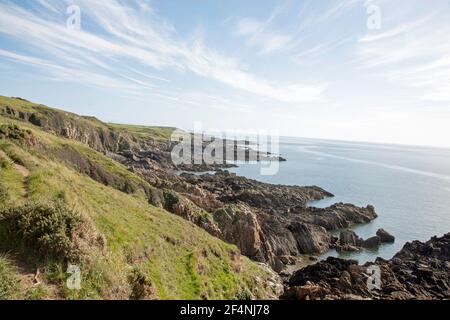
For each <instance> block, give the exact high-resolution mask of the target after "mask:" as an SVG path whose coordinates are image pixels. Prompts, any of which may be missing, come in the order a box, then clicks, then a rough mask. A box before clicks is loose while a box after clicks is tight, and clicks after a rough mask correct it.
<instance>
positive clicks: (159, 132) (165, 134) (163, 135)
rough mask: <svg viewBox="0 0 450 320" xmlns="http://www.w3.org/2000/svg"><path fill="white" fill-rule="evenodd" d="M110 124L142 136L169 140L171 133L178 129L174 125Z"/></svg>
mask: <svg viewBox="0 0 450 320" xmlns="http://www.w3.org/2000/svg"><path fill="white" fill-rule="evenodd" d="M108 125H109V126H111V127H112V128H116V129H124V130H127V131H128V132H130V133H132V134H134V135H136V136H139V137H141V138H150V139H155V140H169V139H170V136H171V134H172V133H173V132H174V131H175V130H176V128H172V127H149V126H136V125H127V124H116V123H109V124H108Z"/></svg>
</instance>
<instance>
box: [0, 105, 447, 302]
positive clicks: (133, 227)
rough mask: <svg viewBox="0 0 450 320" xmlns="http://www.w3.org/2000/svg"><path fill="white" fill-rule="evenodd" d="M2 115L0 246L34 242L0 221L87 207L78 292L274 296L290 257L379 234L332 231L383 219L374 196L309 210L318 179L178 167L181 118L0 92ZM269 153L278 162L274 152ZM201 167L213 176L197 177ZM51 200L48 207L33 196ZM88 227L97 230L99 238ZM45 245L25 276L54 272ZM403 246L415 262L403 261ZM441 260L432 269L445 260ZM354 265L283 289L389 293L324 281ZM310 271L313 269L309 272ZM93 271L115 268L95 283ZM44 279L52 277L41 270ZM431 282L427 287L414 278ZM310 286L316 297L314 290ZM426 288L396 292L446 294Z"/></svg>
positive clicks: (294, 280) (62, 260) (333, 266)
mask: <svg viewBox="0 0 450 320" xmlns="http://www.w3.org/2000/svg"><path fill="white" fill-rule="evenodd" d="M0 125H1V127H0V160H1V165H2V170H1V171H0V175H1V177H2V179H3V181H0V199H1V200H2V203H1V205H0V240H2V243H0V244H1V246H0V249H1V250H3V251H5V252H6V251H8V252H16V253H17V254H18V257H21V256H22V257H23V254H24V252H22V251H21V250H22V249H23V246H25V247H26V246H27V245H29V244H30V242H24V243H22V241H24V239H14V241H12V240H11V239H10V240H11V241H10V240H8V239H9V238H8V237H9V236H11V235H12V233H11V234H8V232H9V231H8V232H6V233H5V232H3V231H2V230H10V229H4V228H3V227H4V226H3V224H4V223H6V221H8V225H9V224H10V225H11V226H17V223H16V222H17V221H15V219H17V217H19V216H21V214H22V213H23V212H25V213H26V214H30V215H32V216H33V218H36V219H38V220H39V219H44V218H45V219H47V216H44V217H43V216H39V214H41V213H42V212H45V213H46V214H49V216H50V217H54V218H55V219H60V218H64V219H66V220H68V221H69V222H67V221H66V220H63V221H60V220H58V221H57V223H56V224H54V223H53V222H52V223H50V225H57V226H60V228H61V230H66V229H67V230H68V231H67V232H69V231H70V230H71V229H70V228H69V226H66V225H65V224H66V223H69V224H70V223H71V222H70V221H72V220H71V219H70V216H71V214H68V215H67V214H66V213H67V212H69V213H71V212H72V211H71V210H72V209H70V210H69V209H68V208H74V210H75V211H76V212H78V211H81V212H82V214H81V216H82V217H83V219H81V220H80V221H81V222H79V223H80V225H79V226H77V228H78V227H79V228H80V229H76V232H74V233H73V234H70V232H71V231H70V232H69V234H66V235H65V236H66V237H63V238H64V242H65V245H66V246H67V247H68V248H70V249H71V250H72V249H73V248H75V249H76V251H77V252H78V251H80V252H81V253H83V255H82V258H80V259H81V261H82V263H84V265H86V266H87V268H88V273H89V275H88V279H90V281H92V283H90V286H91V287H90V290H91V291H87V292H81V293H78V295H76V296H75V298H86V297H89V298H92V297H101V298H106V299H116V298H117V299H123V298H139V299H141V298H142V299H147V298H149V299H165V298H176V299H178V298H189V299H209V298H219V299H222V298H227V299H232V298H243V299H259V298H265V299H267V298H271V299H273V298H278V297H279V296H280V295H282V294H283V286H282V278H281V275H283V276H284V277H286V276H288V274H287V273H286V272H285V271H286V269H287V267H291V268H290V269H291V270H292V268H296V267H297V266H299V265H306V264H311V263H312V262H313V261H315V260H316V259H317V258H315V257H314V256H318V255H320V254H323V253H325V252H327V251H328V250H329V249H331V248H335V249H337V250H344V251H345V250H353V249H354V248H356V246H366V245H369V244H370V243H369V242H372V241H371V240H373V239H367V240H365V241H363V240H362V239H359V237H357V236H356V235H355V234H352V233H351V232H350V231H343V232H342V233H341V237H339V238H338V237H335V236H334V235H333V234H334V233H333V231H336V230H341V229H348V228H351V227H352V226H353V225H354V224H364V223H370V222H371V221H372V220H373V219H376V218H377V214H376V212H375V208H374V207H373V206H370V205H368V206H366V207H358V206H355V205H352V204H344V203H337V204H334V205H332V206H330V207H328V208H314V207H310V206H309V205H308V203H309V202H310V201H313V200H321V199H324V198H327V197H333V195H332V194H331V193H330V192H328V191H326V190H324V189H322V188H320V187H318V186H304V187H302V186H285V185H273V184H267V183H262V182H259V181H255V180H251V179H247V178H245V177H240V176H237V175H235V174H233V173H230V172H228V171H226V170H224V169H226V168H227V167H228V165H215V166H207V165H205V164H202V165H199V166H196V165H192V166H187V167H177V166H175V165H174V164H173V163H172V161H171V157H170V151H171V148H172V147H173V143H172V142H170V135H171V133H172V132H173V130H174V128H163V127H142V126H130V125H117V124H108V123H104V122H101V121H100V120H98V119H96V118H93V117H83V116H79V115H76V114H73V113H68V112H65V111H61V110H57V109H52V108H48V107H46V106H42V105H37V104H34V103H31V102H28V101H26V100H23V99H18V98H5V97H0ZM266 157H270V158H271V160H272V161H282V160H284V159H282V158H281V157H278V156H272V155H269V154H266ZM203 170H207V171H214V172H215V173H214V174H212V173H206V174H198V172H199V171H203ZM180 171H190V172H184V173H180ZM193 172H196V173H195V174H194V173H193ZM43 199H44V200H45V201H47V202H50V203H51V204H50V205H48V204H41V203H36V202H39V201H40V200H43ZM38 200H39V201H38ZM54 203H56V207H55V206H54ZM55 208H57V209H55ZM61 208H62V209H61ZM11 210H12V211H11ZM61 211H62V217H60V212H61ZM66 211H67V212H66ZM75 211H74V212H75ZM35 214H37V215H38V216H37V217H34V215H35ZM74 214H75V213H74ZM76 214H77V216H78V213H76ZM10 217H11V218H10ZM7 219H10V220H7ZM11 219H12V220H11ZM39 221H40V220H39ZM77 221H78V220H77ZM44 225H45V224H44ZM2 228H3V229H2ZM8 228H9V227H8ZM81 230H85V231H86V232H85V233H83V232H81ZM32 231H33V232H35V230H32ZM2 232H3V233H2ZM26 232H29V231H27V230H26ZM39 232H41V231H39ZM42 232H43V234H42V235H41V236H42V239H47V238H48V237H49V238H50V239H53V230H52V229H51V228H50V229H48V230H47V229H46V230H44V231H42ZM64 232H65V231H64ZM24 234H25V233H24ZM74 235H76V237H77V238H76V239H75V238H73V236H74ZM92 235H95V239H91V238H92ZM1 237H3V238H1ZM83 237H85V238H86V237H87V239H84V238H83ZM78 238H81V240H83V241H80V239H78ZM447 238H448V235H447V236H446V238H444V240H442V241H441V240H439V241H437V240H435V241H437V243H444V244H443V245H440V244H439V245H438V247H439V248H444V249H439V250H441V251H443V250H444V251H443V252H444V253H445V252H447V253H448V241H447V240H448V239H447ZM42 239H38V240H42ZM56 239H60V238H56ZM374 239H375V240H377V243H380V242H381V241H391V239H393V237H392V236H391V235H389V234H388V233H387V232H386V231H384V230H379V233H377V236H375V237H374ZM446 239H447V240H446ZM85 240H86V241H85ZM94 240H95V241H94ZM97 240H98V241H97ZM27 241H28V240H27ZM42 241H43V240H42ZM55 241H56V240H55ZM56 242H57V241H56ZM85 242H86V243H91V242H92V243H97V242H99V243H100V244H99V245H96V246H94V247H93V249H92V250H91V251H89V250H86V248H85V247H83V248H78V243H85ZM15 243H22V244H21V246H22V247H20V248H19V247H15V245H13V244H15ZM31 243H34V242H31ZM37 243H39V242H37ZM55 245H60V244H59V243H55ZM416 247H417V248H419V247H421V246H420V245H419V244H414V248H411V250H409V249H406V251H404V252H403V253H400V254H399V255H400V256H399V257H400V260H401V263H400V262H399V263H400V265H401V266H400V269H402V268H403V269H405V268H406V269H408V268H409V269H408V270H410V269H411V264H413V263H416V261H424V263H425V264H426V265H427V266H429V268H434V266H436V263H438V261H437V260H436V261H435V260H427V259H428V258H426V257H424V256H423V255H421V252H423V250H425V249H423V250H422V249H417V248H416ZM432 247H434V244H433V245H432ZM445 248H447V249H445ZM39 249H42V248H39ZM356 249H358V248H356ZM404 250H405V249H404ZM420 250H422V251H420ZM426 250H428V249H426ZM426 250H425V251H426ZM445 250H447V251H445ZM3 251H1V252H3ZM40 252H41V251H40V250H37V252H33V257H34V259H35V261H38V262H39V263H37V264H34V265H33V266H29V264H30V261H19V262H20V263H25V264H26V265H27V266H29V268H28V269H29V270H28V271H27V272H28V276H29V274H30V272H35V273H36V274H38V273H40V270H41V269H42V270H45V272H46V273H51V270H50V266H48V265H45V263H44V262H43V261H44V260H45V259H43V257H41V256H40ZM447 253H446V254H447ZM408 254H410V256H411V258H410V260H407V259H406V258H404V257H405V256H407V255H408ZM444 257H445V255H444ZM51 258H52V259H54V258H55V257H51ZM248 258H249V259H248ZM440 258H441V256H439V259H440ZM2 259H3V258H2ZM19 259H22V258H19ZM55 259H56V258H55ZM405 259H406V260H405ZM408 259H409V258H408ZM445 259H447V258H445ZM9 260H12V262H11V261H10V262H8V264H14V263H15V262H14V259H9ZM395 261H397V262H398V261H399V260H398V259H397V260H395ZM408 261H409V262H408ZM446 261H448V260H446ZM1 262H2V261H0V263H1ZM68 262H70V259H69V257H68V256H64V255H63V256H62V257H61V255H59V256H58V259H56V261H55V265H56V266H57V267H58V268H64V267H63V266H65V265H66V264H67V263H68ZM33 263H35V262H33ZM446 263H447V264H440V265H439V267H438V269H439V270H441V271H442V270H445V269H444V268H443V267H447V270H448V262H446ZM18 264H19V263H18ZM43 264H44V265H43ZM377 264H379V266H380V267H381V268H384V269H386V270H388V271H389V270H391V271H392V272H393V273H394V276H395V279H397V278H399V277H401V275H402V274H397V273H396V272H397V271H395V270H397V269H396V268H397V267H396V265H395V263H394V260H392V261H389V262H386V261H381V260H379V261H378V260H377ZM405 264H406V265H405ZM113 267H114V268H113ZM8 268H9V267H8ZM361 268H363V267H361ZM429 268H428V269H427V270H428V271H429V270H430V269H429ZM356 269H357V263H356V262H353V261H345V260H340V259H332V258H330V259H329V260H327V261H322V262H319V263H317V264H316V265H313V266H309V267H307V268H306V269H302V270H300V271H298V272H296V273H295V274H294V275H292V277H291V278H290V279H289V280H288V282H286V284H285V285H286V287H285V291H284V294H283V295H282V296H283V298H287V299H292V298H299V299H301V298H306V297H307V298H321V299H322V298H337V299H339V298H345V297H346V295H347V294H349V295H351V294H355V295H357V294H359V296H358V297H362V298H394V296H389V293H387V292H384V293H382V294H379V295H378V296H376V295H374V294H372V293H370V294H366V293H365V291H364V292H359V291H358V292H356V293H354V292H353V291H351V290H350V291H349V290H343V289H342V291H333V290H334V289H333V290H332V289H330V287H332V286H334V282H333V281H335V278H336V277H337V276H338V277H337V278H338V279H341V278H342V277H343V279H344V280H348V278H349V277H348V275H347V273H349V274H350V278H351V277H352V276H353V275H354V277H355V279H356V280H355V283H356V284H358V283H359V280H358V279H360V278H358V277H363V275H362V272H363V269H358V270H359V271H355V270H356ZM425 269H426V268H425ZM425 269H424V270H425ZM11 270H13V269H11ZM30 270H33V271H30ZM322 270H324V271H323V272H322ZM328 270H332V272H331V273H330V272H329V271H328ZM336 270H337V271H336ZM433 270H434V269H431V272H434V271H433ZM22 271H23V270H22ZM22 271H21V272H22ZM274 271H275V272H274ZM316 271H317V272H316ZM344 271H345V272H347V273H345V272H344ZM350 271H352V272H353V273H352V272H350ZM428 271H426V270H425V271H423V272H424V274H425V273H427V272H428ZM11 272H12V271H11ZM315 272H316V273H317V274H318V276H317V277H316V278H310V277H309V275H310V274H316V273H315ZM355 272H356V273H355ZM389 272H390V271H389ZM420 272H421V271H419V273H420ZM439 272H440V271H439ZM12 273H14V272H12ZM97 273H101V274H102V275H104V277H107V278H102V279H101V283H98V282H97V281H98V279H96V278H95V274H97ZM341 273H342V274H343V275H342V274H341ZM407 273H409V271H408V272H407ZM428 273H429V272H428ZM52 275H54V274H52ZM0 276H1V275H0ZM20 276H23V274H22V275H17V277H20ZM394 276H393V277H394ZM49 277H50V278H52V276H49ZM405 277H406V276H405ZM351 279H353V278H351ZM392 279H394V278H392ZM405 279H407V278H405ZM408 279H409V278H408ZM408 279H407V280H405V281H410V279H409V280H408ZM433 279H435V282H436V285H437V287H436V289H433V290H435V291H436V292H438V291H439V290H440V292H444V293H442V294H443V297H447V296H446V293H445V292H446V291H445V290H448V282H445V279H443V278H442V274H441V273H438V274H437V275H436V276H433ZM344 280H342V281H344ZM38 281H40V282H43V283H45V281H44V280H43V279H38ZM52 281H53V282H55V283H58V288H56V289H55V288H54V287H53V286H54V284H53V283H47V284H46V285H48V291H49V292H53V293H54V296H51V295H50V298H58V297H63V298H67V295H68V294H69V293H67V292H65V291H64V290H63V289H62V287H61V286H62V283H63V279H62V278H61V279H54V278H52ZM389 281H390V280H389ZM392 281H393V280H392ZM396 281H397V280H396ZM399 281H400V280H399ZM433 281H434V280H433ZM442 281H443V282H442ZM351 283H353V280H351ZM430 283H431V282H426V283H419V284H417V288H420V286H428V285H429V284H430ZM442 284H443V285H442ZM308 286H311V288H313V289H314V292H316V291H317V292H318V293H317V295H315V293H314V292H312V293H311V292H309V291H307V290H308V289H307V288H308ZM352 286H353V284H352ZM317 288H319V289H317ZM320 288H322V289H320ZM356 288H357V286H356ZM427 288H428V287H425V289H424V290H425V291H426V292H427V293H423V295H422V296H420V295H419V293H420V292H419V293H417V292H415V291H414V290H412V289H411V290H410V289H405V290H406V291H405V290H400V289H399V290H397V291H401V292H403V293H402V294H404V295H403V296H402V297H406V298H407V297H408V296H407V294H408V293H407V292H409V294H410V295H414V294H416V293H417V294H418V295H419V296H420V297H426V298H428V297H430V298H439V297H442V295H441V296H439V295H438V294H434V293H430V292H429V291H427V290H428V289H427ZM316 289H317V290H316ZM338 289H339V290H341V289H340V287H338ZM338 289H336V290H338ZM305 290H306V291H305ZM327 290H328V291H327ZM355 290H356V289H355ZM417 290H419V289H417ZM55 292H56V293H55ZM305 292H307V294H305ZM433 292H434V291H433ZM93 293H95V294H93ZM427 294H428V295H427Z"/></svg>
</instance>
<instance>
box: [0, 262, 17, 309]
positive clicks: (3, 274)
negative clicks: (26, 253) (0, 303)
mask: <svg viewBox="0 0 450 320" xmlns="http://www.w3.org/2000/svg"><path fill="white" fill-rule="evenodd" d="M17 290H18V284H17V278H16V272H15V270H14V266H13V265H12V263H11V261H10V260H9V259H8V258H7V257H6V256H4V255H0V300H10V299H14V298H16V295H17Z"/></svg>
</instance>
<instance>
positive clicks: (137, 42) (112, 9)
mask: <svg viewBox="0 0 450 320" xmlns="http://www.w3.org/2000/svg"><path fill="white" fill-rule="evenodd" d="M71 3H73V2H72V1H66V4H71ZM74 3H76V4H78V5H80V7H81V8H82V13H83V20H82V22H83V29H82V30H80V31H74V30H69V29H67V28H65V25H64V24H62V23H61V16H60V15H56V14H55V13H56V12H59V11H60V9H61V8H63V7H64V4H63V3H62V2H61V1H51V0H41V1H40V2H38V3H37V5H39V6H40V7H39V8H40V9H41V10H46V12H47V13H48V15H47V16H46V17H45V19H44V18H42V17H41V16H39V15H37V14H36V12H35V11H32V10H30V9H27V8H25V7H24V6H21V5H20V4H17V3H12V2H5V3H1V4H0V34H3V35H6V36H9V37H10V38H12V39H14V40H15V41H20V42H21V44H22V47H26V48H27V50H23V52H20V54H21V57H24V56H27V57H29V58H30V59H31V60H29V61H27V63H32V59H33V58H39V59H40V60H39V61H40V62H42V61H51V62H52V65H54V66H58V67H60V68H61V69H58V68H52V69H51V70H52V71H51V72H52V75H53V76H57V74H56V73H58V72H60V74H59V76H60V78H64V79H65V78H67V77H68V76H69V75H68V73H67V70H69V69H71V70H73V69H76V70H77V72H84V73H85V74H90V75H91V77H90V81H88V82H87V83H93V82H94V81H93V79H97V80H98V83H97V84H98V85H100V86H103V87H104V86H105V83H106V84H108V83H112V84H113V87H114V88H116V82H117V81H118V79H119V80H120V82H121V83H122V82H123V81H124V80H128V81H130V82H131V83H132V84H133V85H134V86H138V87H135V89H136V90H143V92H144V93H145V92H147V90H148V88H149V87H151V86H153V85H154V82H158V81H165V80H167V79H164V78H163V77H159V76H155V75H154V74H153V73H149V74H147V73H145V74H142V73H143V72H142V71H141V72H140V73H136V72H133V71H130V70H126V68H123V67H120V65H122V64H127V63H129V62H130V61H131V62H132V63H133V64H135V65H136V66H139V69H140V70H146V69H148V68H150V69H153V70H154V71H155V72H158V71H159V70H167V69H169V70H175V71H179V72H189V73H193V74H194V75H196V76H199V77H203V78H205V79H210V80H215V81H218V82H219V83H222V84H225V85H227V86H229V87H232V88H235V89H238V90H242V91H245V92H248V93H252V94H255V95H258V96H262V97H266V98H270V99H274V100H278V101H282V102H289V103H290V102H294V103H297V102H304V101H317V100H319V99H320V98H321V96H322V93H323V91H324V89H325V87H324V85H303V84H298V83H294V84H292V83H291V84H274V83H272V82H270V81H269V80H265V79H262V78H261V77H259V76H256V75H254V74H251V73H250V72H248V71H247V70H245V68H243V67H242V66H241V64H240V62H239V60H237V59H235V58H233V57H227V56H225V55H223V54H221V53H219V52H217V51H215V50H213V49H211V48H208V47H207V46H206V45H205V44H204V41H203V39H201V38H194V39H193V40H192V41H190V42H187V41H186V40H182V39H180V38H179V37H178V36H177V33H176V29H175V27H174V26H173V25H171V24H170V23H168V22H167V21H165V20H164V19H163V18H161V17H159V16H158V15H157V14H156V13H155V11H154V10H153V9H152V8H151V7H150V6H149V5H148V3H147V2H143V1H134V2H131V3H130V2H128V3H127V4H124V2H121V1H118V0H110V1H107V2H105V1H99V0H78V1H75V2H74ZM58 8H59V9H58ZM142 9H145V10H142ZM63 12H64V11H63ZM86 19H88V20H86ZM87 22H88V23H89V25H90V26H91V25H94V26H95V27H96V28H97V29H100V31H99V32H95V33H94V32H92V31H90V30H92V29H93V28H90V29H86V27H87ZM284 41H285V40H284V39H283V38H282V37H278V36H277V35H272V37H271V38H270V40H269V41H268V42H267V45H266V46H265V47H264V48H263V49H262V50H263V51H265V52H268V51H271V50H275V49H276V48H278V47H280V46H282V45H283V43H284ZM16 58H17V56H16ZM9 59H14V55H10V57H9ZM19 60H20V59H19ZM21 62H24V61H23V59H21ZM35 62H36V61H35ZM34 65H35V66H36V67H40V68H41V69H42V70H41V71H42V72H45V70H46V68H47V66H45V65H42V63H34ZM86 78H87V77H74V80H75V81H76V80H78V81H80V82H81V81H85V80H86ZM105 78H110V79H111V81H104V80H105ZM132 79H134V80H132Z"/></svg>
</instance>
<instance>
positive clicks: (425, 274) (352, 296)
mask: <svg viewBox="0 0 450 320" xmlns="http://www.w3.org/2000/svg"><path fill="white" fill-rule="evenodd" d="M374 267H376V268H378V270H379V276H380V283H379V285H376V281H374V280H375V278H373V275H374V273H373V270H376V269H375V268H374ZM281 298H282V299H293V300H363V299H381V300H413V299H414V300H431V299H439V300H442V299H445V300H448V299H450V233H447V234H446V235H444V236H442V237H439V238H438V237H433V238H432V239H430V240H429V241H427V242H425V243H422V242H420V241H414V242H410V243H407V244H405V246H404V247H403V249H402V250H401V251H400V252H398V253H397V254H396V255H395V256H394V257H393V258H392V259H390V260H384V259H382V258H378V259H377V260H376V261H375V262H374V263H366V264H364V265H359V264H358V262H357V261H354V260H343V259H338V258H333V257H330V258H328V259H327V260H325V261H321V262H319V263H317V264H314V265H311V266H308V267H306V268H304V269H301V270H299V271H297V272H296V273H294V275H292V277H290V278H289V279H288V280H287V281H286V282H285V292H284V294H283V295H282V297H281Z"/></svg>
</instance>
